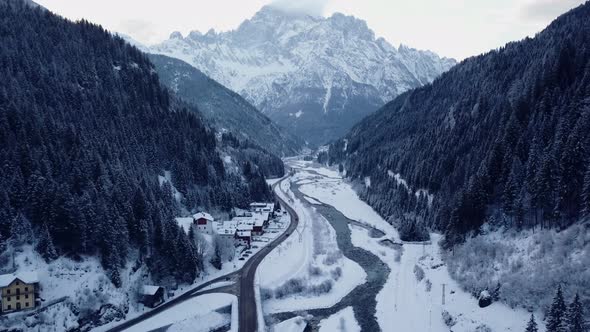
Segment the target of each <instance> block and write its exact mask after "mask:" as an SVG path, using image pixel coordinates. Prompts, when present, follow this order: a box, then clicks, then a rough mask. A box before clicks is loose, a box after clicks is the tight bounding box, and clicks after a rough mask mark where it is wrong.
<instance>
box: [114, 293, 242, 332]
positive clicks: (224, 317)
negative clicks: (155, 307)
mask: <svg viewBox="0 0 590 332" xmlns="http://www.w3.org/2000/svg"><path fill="white" fill-rule="evenodd" d="M234 301H236V302H237V298H236V297H235V296H234V295H229V294H223V293H215V294H205V295H201V296H198V297H194V298H191V299H189V300H186V301H184V302H181V303H179V304H177V305H175V306H173V307H171V308H170V309H168V310H166V311H164V312H162V313H160V314H157V315H155V316H153V317H151V318H148V319H147V320H145V321H143V322H141V323H139V324H137V325H134V326H132V327H130V328H128V329H126V330H125V331H126V332H135V331H137V332H143V331H151V330H154V329H157V328H160V327H164V326H168V325H172V326H171V327H170V329H168V331H203V332H205V331H210V330H212V329H216V328H219V327H222V326H224V325H227V324H229V323H230V322H231V318H230V315H228V314H221V313H218V312H216V310H219V309H221V308H224V307H228V306H232V307H233V302H234ZM232 327H233V326H232Z"/></svg>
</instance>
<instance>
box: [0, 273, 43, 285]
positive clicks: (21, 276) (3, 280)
mask: <svg viewBox="0 0 590 332" xmlns="http://www.w3.org/2000/svg"><path fill="white" fill-rule="evenodd" d="M16 279H18V280H20V281H22V282H24V283H27V284H36V283H38V282H39V276H38V275H37V272H34V271H32V272H20V273H12V274H2V275H0V287H6V286H8V285H10V284H11V283H12V282H13V281H14V280H16Z"/></svg>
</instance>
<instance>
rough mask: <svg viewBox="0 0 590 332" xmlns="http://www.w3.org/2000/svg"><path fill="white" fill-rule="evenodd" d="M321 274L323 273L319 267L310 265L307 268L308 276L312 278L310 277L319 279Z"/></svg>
mask: <svg viewBox="0 0 590 332" xmlns="http://www.w3.org/2000/svg"><path fill="white" fill-rule="evenodd" d="M323 274H324V273H323V271H322V269H320V268H319V267H317V266H314V265H310V266H309V275H310V276H312V277H319V276H321V275H323Z"/></svg>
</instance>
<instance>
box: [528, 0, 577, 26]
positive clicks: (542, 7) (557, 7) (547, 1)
mask: <svg viewBox="0 0 590 332" xmlns="http://www.w3.org/2000/svg"><path fill="white" fill-rule="evenodd" d="M585 1H586V0H527V1H524V3H523V5H522V7H521V8H520V16H521V17H522V18H524V19H527V20H532V21H541V22H546V21H548V20H552V19H555V18H556V17H557V16H559V15H560V14H563V13H565V12H566V11H568V10H569V9H571V8H574V7H577V6H578V5H581V4H583V3H584V2H585Z"/></svg>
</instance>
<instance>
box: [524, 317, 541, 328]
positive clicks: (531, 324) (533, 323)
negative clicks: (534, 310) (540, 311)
mask: <svg viewBox="0 0 590 332" xmlns="http://www.w3.org/2000/svg"><path fill="white" fill-rule="evenodd" d="M538 331H539V329H538V328H537V322H536V321H535V315H534V314H531V319H530V320H529V322H528V323H527V325H526V330H525V332H538Z"/></svg>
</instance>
